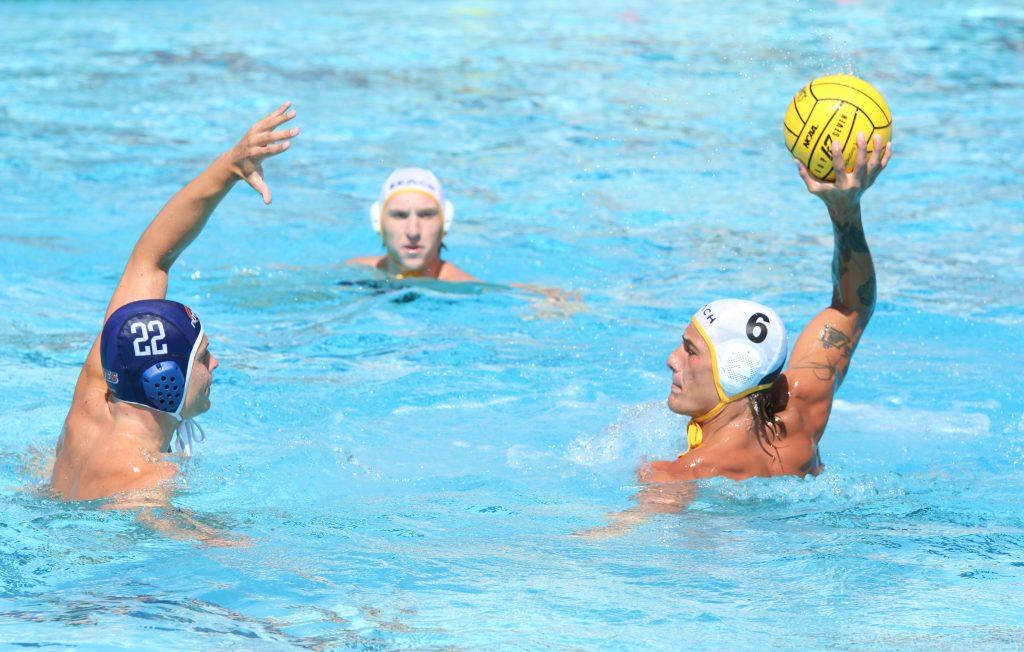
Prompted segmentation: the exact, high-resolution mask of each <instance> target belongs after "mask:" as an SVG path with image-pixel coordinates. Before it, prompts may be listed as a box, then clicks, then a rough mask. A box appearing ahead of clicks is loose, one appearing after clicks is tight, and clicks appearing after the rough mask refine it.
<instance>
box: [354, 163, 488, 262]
mask: <svg viewBox="0 0 1024 652" xmlns="http://www.w3.org/2000/svg"><path fill="white" fill-rule="evenodd" d="M454 219H455V207H454V206H452V203H451V202H450V201H448V200H447V199H445V195H444V188H443V187H442V186H441V182H440V181H439V180H438V178H437V177H436V176H434V173H433V172H431V171H430V170H424V169H422V168H400V169H398V170H395V171H394V172H392V173H391V175H390V176H388V178H387V180H386V181H385V182H384V186H383V187H382V188H381V191H380V197H378V199H377V201H376V202H374V203H373V205H372V206H371V207H370V222H371V225H372V226H373V230H374V231H376V232H377V233H378V234H379V235H380V237H381V240H382V242H383V244H384V249H385V253H384V254H383V255H379V256H361V257H358V258H352V259H351V260H349V261H348V262H349V263H350V264H355V265H369V266H371V267H374V268H376V269H378V270H380V271H382V272H384V273H386V274H387V275H388V276H392V277H395V278H399V279H404V278H413V277H421V278H434V279H438V280H441V281H454V282H466V281H476V280H477V279H476V278H474V277H472V276H470V275H469V274H467V273H466V272H464V271H462V270H461V269H459V268H458V267H456V266H455V265H453V264H452V263H449V262H447V261H445V260H442V259H441V247H442V244H443V240H444V236H445V234H446V233H448V230H449V229H450V228H451V225H452V222H453V221H454Z"/></svg>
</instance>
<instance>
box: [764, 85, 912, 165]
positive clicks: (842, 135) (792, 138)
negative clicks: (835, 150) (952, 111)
mask: <svg viewBox="0 0 1024 652" xmlns="http://www.w3.org/2000/svg"><path fill="white" fill-rule="evenodd" d="M783 123H784V126H785V134H786V147H788V148H789V151H790V153H791V154H792V155H793V157H794V158H796V159H797V160H798V161H801V162H802V163H803V164H804V165H806V166H807V169H808V170H809V171H810V173H811V174H812V175H813V176H815V177H817V178H818V179H822V180H823V181H835V178H836V173H835V170H833V169H832V141H833V140H838V141H839V142H840V143H841V144H842V147H843V159H845V160H846V169H847V170H852V169H853V165H854V161H855V160H856V158H857V133H858V132H862V133H863V134H864V136H865V137H866V138H867V140H868V152H869V153H870V152H872V151H874V142H873V139H874V136H875V135H876V134H877V135H879V136H881V137H882V146H883V147H885V144H886V143H888V142H889V140H890V139H891V138H892V113H891V112H890V111H889V105H888V104H886V103H885V98H883V97H882V94H881V93H879V92H878V91H877V90H875V87H874V86H872V85H871V84H869V83H867V82H866V81H864V80H863V79H860V78H858V77H854V76H853V75H829V76H828V77H819V78H817V79H815V80H814V81H812V82H811V83H809V84H807V85H806V86H804V87H803V88H801V89H800V92H799V93H797V94H796V97H794V98H793V101H792V102H791V103H790V105H789V108H788V109H787V110H786V119H785V120H784V121H783Z"/></svg>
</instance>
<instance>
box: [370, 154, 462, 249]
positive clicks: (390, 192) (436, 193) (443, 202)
mask: <svg viewBox="0 0 1024 652" xmlns="http://www.w3.org/2000/svg"><path fill="white" fill-rule="evenodd" d="M403 192H418V193H421V194H424V195H427V196H428V197H430V198H432V199H433V200H434V201H435V202H437V208H438V209H439V210H440V211H441V217H442V218H443V219H444V232H445V233H448V229H449V228H451V225H452V222H453V221H454V220H455V207H454V206H452V203H451V202H450V201H448V200H447V199H445V197H444V187H443V186H442V185H441V182H440V181H439V180H438V178H437V177H436V176H435V175H434V173H433V172H431V171H430V170H425V169H423V168H399V169H397V170H395V171H394V172H392V173H391V174H390V175H389V176H388V178H387V180H386V181H385V182H384V185H383V186H382V187H381V189H380V197H379V198H378V199H377V201H375V202H374V203H373V206H371V207H370V223H371V224H372V225H373V230H374V231H376V232H377V233H380V232H381V226H380V216H381V213H383V212H384V207H385V206H387V204H388V201H389V200H390V199H391V198H392V197H394V196H395V195H397V194H400V193H403Z"/></svg>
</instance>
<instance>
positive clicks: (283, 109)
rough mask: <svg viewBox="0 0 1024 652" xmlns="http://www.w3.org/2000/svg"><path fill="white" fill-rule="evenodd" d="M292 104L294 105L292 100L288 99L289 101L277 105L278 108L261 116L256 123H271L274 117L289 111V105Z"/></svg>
mask: <svg viewBox="0 0 1024 652" xmlns="http://www.w3.org/2000/svg"><path fill="white" fill-rule="evenodd" d="M291 105H292V102H291V100H288V101H287V102H285V103H284V104H282V105H281V106H279V107H277V108H276V109H274V110H273V111H271V112H270V113H268V114H267V115H265V116H263V118H261V119H260V120H259V121H258V122H257V123H256V124H257V125H260V126H262V125H264V124H267V123H269V122H270V121H271V120H273V119H274V118H277V117H280V116H282V115H284V114H285V113H287V112H288V107H290V106H291Z"/></svg>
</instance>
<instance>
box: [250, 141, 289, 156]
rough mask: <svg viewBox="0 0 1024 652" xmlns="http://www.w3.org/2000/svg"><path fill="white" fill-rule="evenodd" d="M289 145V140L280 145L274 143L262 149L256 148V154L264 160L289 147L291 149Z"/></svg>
mask: <svg viewBox="0 0 1024 652" xmlns="http://www.w3.org/2000/svg"><path fill="white" fill-rule="evenodd" d="M291 144H292V143H291V141H290V140H286V141H284V142H281V143H274V144H273V145H264V146H263V147H257V148H256V151H257V152H258V155H259V156H260V157H262V158H266V157H268V156H274V155H275V154H280V153H281V152H283V151H284V150H286V149H288V148H289V147H291Z"/></svg>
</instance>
